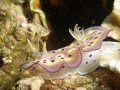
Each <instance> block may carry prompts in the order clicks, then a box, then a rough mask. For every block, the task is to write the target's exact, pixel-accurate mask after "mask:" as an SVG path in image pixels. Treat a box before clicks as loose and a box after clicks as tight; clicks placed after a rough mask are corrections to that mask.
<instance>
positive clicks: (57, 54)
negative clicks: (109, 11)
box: [21, 25, 111, 77]
mask: <svg viewBox="0 0 120 90" xmlns="http://www.w3.org/2000/svg"><path fill="white" fill-rule="evenodd" d="M69 31H70V34H71V35H72V36H73V38H75V39H76V41H75V42H73V43H72V44H70V45H68V46H66V47H63V48H60V49H58V50H52V51H48V52H47V50H46V43H45V42H44V43H43V53H41V52H39V51H38V50H36V49H35V48H34V47H33V46H32V45H31V43H30V41H29V40H28V43H29V46H30V47H31V49H32V51H33V53H34V55H35V60H33V61H27V62H25V63H23V64H22V65H21V70H22V69H28V68H31V67H37V68H38V67H40V68H39V69H40V72H41V73H47V74H48V73H49V76H55V77H57V76H59V77H64V76H65V75H68V74H72V73H74V74H75V73H77V72H79V73H80V74H85V73H87V72H91V71H93V70H94V69H95V68H96V67H97V66H98V61H96V60H94V57H95V59H97V57H96V56H95V55H93V54H95V52H94V51H95V50H97V52H99V51H98V50H99V49H100V47H101V44H102V41H103V40H104V39H105V38H106V37H107V34H108V33H109V31H111V30H107V29H105V28H104V27H100V26H95V27H90V28H88V29H86V30H84V31H83V30H81V31H80V30H79V27H78V25H75V28H74V32H73V31H72V30H69ZM86 56H87V58H86ZM89 59H90V61H87V60H89ZM82 60H84V61H82ZM84 62H85V63H84ZM95 62H96V63H95ZM81 63H82V64H81ZM85 65H87V68H85V69H84V70H83V68H84V66H85ZM81 66H82V67H81ZM85 67H86V66H85ZM32 70H34V69H32ZM71 72H72V73H71Z"/></svg>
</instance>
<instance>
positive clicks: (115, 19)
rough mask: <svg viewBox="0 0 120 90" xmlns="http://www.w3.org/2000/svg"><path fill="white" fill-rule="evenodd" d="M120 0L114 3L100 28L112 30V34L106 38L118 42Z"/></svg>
mask: <svg viewBox="0 0 120 90" xmlns="http://www.w3.org/2000/svg"><path fill="white" fill-rule="evenodd" d="M119 5H120V0H115V1H114V6H113V10H112V12H111V13H110V15H108V16H107V17H106V18H105V19H104V21H103V22H102V24H101V26H103V27H105V28H107V29H113V31H112V32H110V33H109V34H108V37H112V38H114V39H116V40H118V41H120V34H119V33H120V24H119V23H120V14H119V12H120V6H119Z"/></svg>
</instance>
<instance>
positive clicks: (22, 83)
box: [16, 76, 44, 90]
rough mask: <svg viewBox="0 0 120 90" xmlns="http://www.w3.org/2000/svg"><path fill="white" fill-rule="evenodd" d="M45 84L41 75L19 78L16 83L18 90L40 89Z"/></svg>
mask: <svg viewBox="0 0 120 90" xmlns="http://www.w3.org/2000/svg"><path fill="white" fill-rule="evenodd" d="M43 84H44V80H43V79H42V78H41V77H40V76H34V77H31V78H25V79H21V80H19V81H18V82H17V83H16V85H18V86H19V87H17V88H16V89H17V90H29V89H30V90H40V88H41V86H42V85H43Z"/></svg>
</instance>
